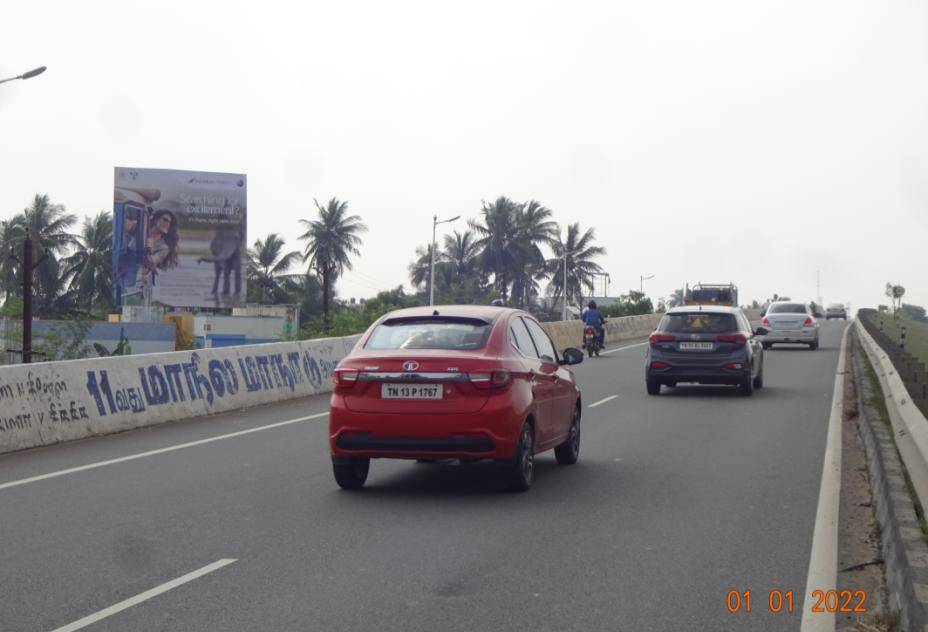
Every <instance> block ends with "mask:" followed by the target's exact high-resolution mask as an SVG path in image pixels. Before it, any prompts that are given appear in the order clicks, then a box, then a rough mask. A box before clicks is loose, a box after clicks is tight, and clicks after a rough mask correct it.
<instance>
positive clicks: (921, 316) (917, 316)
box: [899, 303, 928, 323]
mask: <svg viewBox="0 0 928 632" xmlns="http://www.w3.org/2000/svg"><path fill="white" fill-rule="evenodd" d="M899 312H900V313H901V314H902V315H903V316H905V317H906V318H908V319H910V320H915V321H918V322H920V323H928V318H926V316H925V308H924V307H922V306H921V305H911V304H909V303H903V304H902V307H900V308H899Z"/></svg>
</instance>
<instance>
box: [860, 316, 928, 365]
mask: <svg viewBox="0 0 928 632" xmlns="http://www.w3.org/2000/svg"><path fill="white" fill-rule="evenodd" d="M868 318H870V321H871V322H872V323H873V324H874V325H875V326H876V327H877V328H879V327H880V326H881V325H882V328H883V332H884V333H885V334H886V335H887V336H889V338H890V339H891V340H893V341H894V342H896V343H897V344H898V343H899V342H901V340H902V328H903V327H905V349H906V351H908V352H909V353H911V354H912V355H914V356H915V357H916V358H918V359H919V360H920V361H921V362H924V363H925V364H928V320H926V319H925V308H923V307H921V306H919V305H909V304H907V303H903V305H902V308H901V309H899V311H898V312H897V314H896V316H895V317H894V316H893V314H891V313H889V312H880V313H876V314H871V315H870V316H868Z"/></svg>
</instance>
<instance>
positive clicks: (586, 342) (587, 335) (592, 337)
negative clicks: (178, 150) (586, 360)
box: [583, 327, 603, 358]
mask: <svg viewBox="0 0 928 632" xmlns="http://www.w3.org/2000/svg"><path fill="white" fill-rule="evenodd" d="M583 348H584V349H586V353H587V355H588V356H589V357H591V358H592V357H593V355H594V354H595V355H596V356H597V357H599V352H600V351H601V350H602V348H603V342H602V340H601V339H600V337H599V335H598V334H597V333H596V330H595V329H594V328H593V327H584V328H583Z"/></svg>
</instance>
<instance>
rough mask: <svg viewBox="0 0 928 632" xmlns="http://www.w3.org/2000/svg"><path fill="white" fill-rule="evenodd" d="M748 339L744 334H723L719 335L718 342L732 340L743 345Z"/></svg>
mask: <svg viewBox="0 0 928 632" xmlns="http://www.w3.org/2000/svg"><path fill="white" fill-rule="evenodd" d="M747 341H748V337H747V336H745V335H744V334H723V335H721V336H719V342H733V343H735V344H736V345H743V344H744V343H746V342H747Z"/></svg>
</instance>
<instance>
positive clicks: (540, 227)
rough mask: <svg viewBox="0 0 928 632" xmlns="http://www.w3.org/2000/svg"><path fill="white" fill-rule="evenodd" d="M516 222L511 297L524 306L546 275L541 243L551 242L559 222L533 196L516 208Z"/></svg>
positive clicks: (536, 294)
mask: <svg viewBox="0 0 928 632" xmlns="http://www.w3.org/2000/svg"><path fill="white" fill-rule="evenodd" d="M515 225H516V235H515V243H514V244H513V245H514V249H515V252H514V255H515V257H514V258H515V264H516V269H515V270H513V276H512V279H513V281H512V299H513V302H514V303H515V304H516V306H518V307H522V308H524V307H527V306H528V305H529V304H530V303H531V302H532V301H533V299H534V298H535V297H536V296H538V282H539V281H541V280H543V279H545V278H546V277H547V270H546V267H545V256H544V253H542V251H541V246H542V245H545V246H549V247H550V246H552V244H553V243H554V236H555V235H556V234H557V224H555V223H554V222H553V221H551V211H550V210H549V209H547V208H545V207H544V206H542V205H541V203H539V202H537V201H535V200H530V201H529V202H526V203H525V204H523V205H522V206H521V207H520V208H518V209H517V210H516V219H515Z"/></svg>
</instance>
